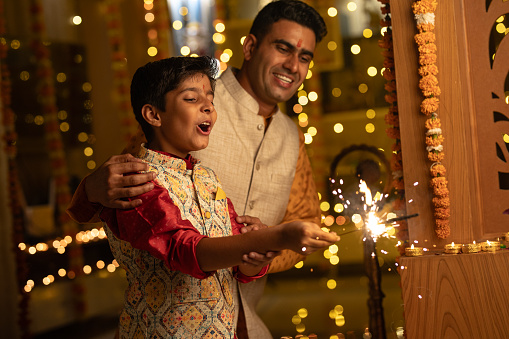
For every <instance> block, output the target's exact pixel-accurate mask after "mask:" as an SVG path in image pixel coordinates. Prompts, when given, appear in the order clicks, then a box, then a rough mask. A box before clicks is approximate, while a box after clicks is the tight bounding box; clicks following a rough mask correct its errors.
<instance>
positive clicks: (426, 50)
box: [418, 42, 437, 54]
mask: <svg viewBox="0 0 509 339" xmlns="http://www.w3.org/2000/svg"><path fill="white" fill-rule="evenodd" d="M418 50H419V53H421V54H435V53H436V52H437V45H435V43H433V42H430V43H429V44H424V45H419V47H418Z"/></svg>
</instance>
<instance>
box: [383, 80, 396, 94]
mask: <svg viewBox="0 0 509 339" xmlns="http://www.w3.org/2000/svg"><path fill="white" fill-rule="evenodd" d="M384 88H385V90H386V91H387V92H394V91H396V81H387V82H386V83H385V85H384Z"/></svg>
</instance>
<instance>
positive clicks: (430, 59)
mask: <svg viewBox="0 0 509 339" xmlns="http://www.w3.org/2000/svg"><path fill="white" fill-rule="evenodd" d="M436 62H437V55H436V54H421V55H419V64H420V65H431V64H434V63H436Z"/></svg>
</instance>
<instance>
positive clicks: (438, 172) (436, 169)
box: [429, 164, 446, 177]
mask: <svg viewBox="0 0 509 339" xmlns="http://www.w3.org/2000/svg"><path fill="white" fill-rule="evenodd" d="M429 171H430V174H431V176H432V177H444V176H445V173H446V170H445V166H444V165H442V164H436V165H433V166H431V168H430V170H429Z"/></svg>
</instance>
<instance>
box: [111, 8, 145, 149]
mask: <svg viewBox="0 0 509 339" xmlns="http://www.w3.org/2000/svg"><path fill="white" fill-rule="evenodd" d="M104 6H105V7H104V10H105V20H106V29H107V33H108V37H109V43H110V48H111V69H112V70H113V98H114V102H115V103H116V105H117V114H118V116H119V118H120V126H121V129H122V134H123V138H124V141H125V142H126V143H128V142H129V140H130V139H131V137H132V136H133V135H134V134H135V131H136V127H137V125H138V123H137V122H136V120H135V119H134V115H133V114H132V113H131V99H130V96H129V93H130V90H129V87H130V82H131V80H130V76H129V73H128V72H127V65H126V63H127V59H126V53H125V40H124V33H123V29H122V15H121V13H120V1H119V0H104Z"/></svg>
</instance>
